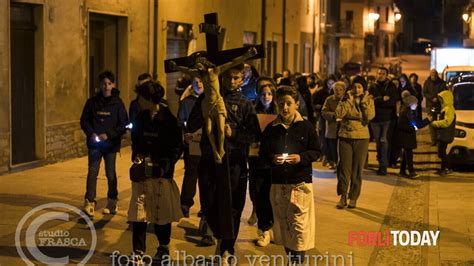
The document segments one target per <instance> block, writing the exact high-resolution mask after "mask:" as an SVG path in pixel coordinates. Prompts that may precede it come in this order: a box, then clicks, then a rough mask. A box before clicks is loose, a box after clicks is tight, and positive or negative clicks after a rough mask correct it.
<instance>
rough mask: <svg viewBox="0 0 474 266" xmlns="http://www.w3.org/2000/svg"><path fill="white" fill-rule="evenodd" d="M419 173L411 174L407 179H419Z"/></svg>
mask: <svg viewBox="0 0 474 266" xmlns="http://www.w3.org/2000/svg"><path fill="white" fill-rule="evenodd" d="M418 176H419V175H418V173H416V172H411V173H409V174H408V175H407V176H406V177H408V178H410V179H416V178H417V177H418Z"/></svg>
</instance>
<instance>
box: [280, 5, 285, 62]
mask: <svg viewBox="0 0 474 266" xmlns="http://www.w3.org/2000/svg"><path fill="white" fill-rule="evenodd" d="M282 21H283V23H282V40H283V43H282V45H281V46H282V48H283V53H282V58H283V59H282V60H281V63H282V70H283V69H285V68H286V67H285V66H286V57H285V53H286V0H283V18H282Z"/></svg>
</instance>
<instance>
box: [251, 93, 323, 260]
mask: <svg viewBox="0 0 474 266" xmlns="http://www.w3.org/2000/svg"><path fill="white" fill-rule="evenodd" d="M276 96H277V97H276V99H277V103H278V110H279V111H278V116H277V118H276V119H275V120H274V121H273V122H272V123H271V124H269V125H267V127H266V128H265V130H264V131H263V133H262V138H261V140H262V141H261V146H260V151H259V155H260V157H261V159H262V160H263V161H264V162H265V164H267V165H269V166H270V167H271V175H272V184H271V190H270V202H271V204H272V210H273V217H274V219H273V220H274V225H273V235H274V241H275V244H279V245H283V246H284V248H285V251H286V253H287V255H288V258H289V265H293V263H297V264H298V265H300V264H302V263H303V261H304V256H305V252H306V251H308V250H310V249H312V248H314V246H315V240H314V233H315V227H316V225H315V214H314V196H313V185H312V182H313V181H312V166H311V165H312V162H314V161H315V160H316V158H317V157H318V153H317V146H316V144H317V143H316V132H315V130H314V127H313V126H312V125H311V123H310V122H309V121H307V120H304V119H303V118H302V116H301V115H300V114H299V113H298V111H297V109H298V94H297V90H296V89H295V88H294V87H290V86H283V87H280V88H279V89H278V90H277V92H276Z"/></svg>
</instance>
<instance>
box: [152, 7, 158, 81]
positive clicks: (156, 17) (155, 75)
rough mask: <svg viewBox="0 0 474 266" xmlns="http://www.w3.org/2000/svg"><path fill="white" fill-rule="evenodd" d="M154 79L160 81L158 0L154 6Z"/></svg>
mask: <svg viewBox="0 0 474 266" xmlns="http://www.w3.org/2000/svg"><path fill="white" fill-rule="evenodd" d="M153 25H154V26H153V79H154V80H157V79H158V48H157V47H158V0H155V3H154V5H153Z"/></svg>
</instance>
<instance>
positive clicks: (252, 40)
mask: <svg viewBox="0 0 474 266" xmlns="http://www.w3.org/2000/svg"><path fill="white" fill-rule="evenodd" d="M256 40H257V33H256V32H253V31H244V39H243V44H244V46H249V45H255V44H256Z"/></svg>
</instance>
